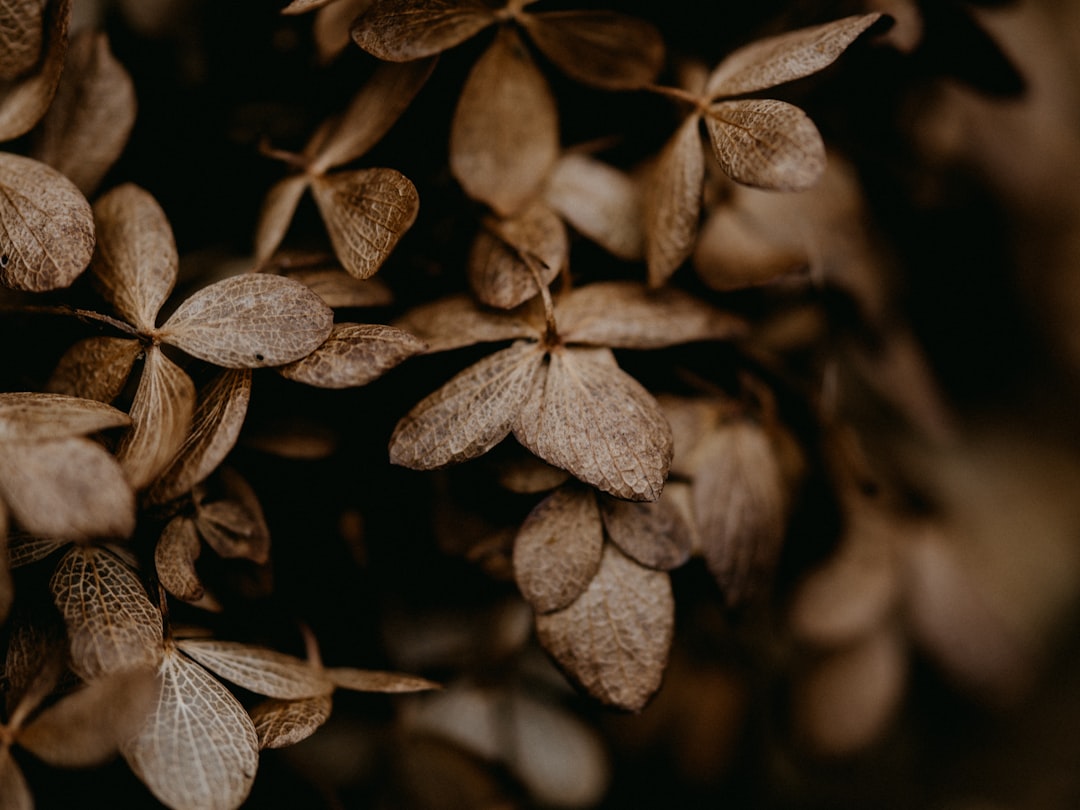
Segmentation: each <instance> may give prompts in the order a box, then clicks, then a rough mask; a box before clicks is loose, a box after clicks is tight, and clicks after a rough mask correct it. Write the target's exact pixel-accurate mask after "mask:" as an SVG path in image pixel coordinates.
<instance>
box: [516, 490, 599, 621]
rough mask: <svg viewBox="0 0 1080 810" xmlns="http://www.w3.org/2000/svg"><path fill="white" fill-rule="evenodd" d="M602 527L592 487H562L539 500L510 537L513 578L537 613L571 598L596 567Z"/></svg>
mask: <svg viewBox="0 0 1080 810" xmlns="http://www.w3.org/2000/svg"><path fill="white" fill-rule="evenodd" d="M603 548H604V527H603V524H602V523H601V522H600V510H599V509H598V508H597V506H596V496H595V495H594V494H593V492H592V490H590V489H587V488H585V487H581V486H573V485H568V486H563V487H560V488H559V489H557V490H555V491H554V492H553V493H551V495H549V496H548V497H546V498H545V499H544V500H542V501H540V503H538V504H537V505H536V506H535V507H534V508H533V510H532V511H531V512H529V515H528V517H526V518H525V522H524V523H522V524H521V528H520V529H519V530H518V533H517V537H516V538H515V539H514V580H515V581H516V582H517V586H518V588H519V589H520V590H521V595H522V596H524V597H525V601H526V602H528V603H529V604H530V605H532V607H533V609H534V610H536V611H537V612H539V613H549V612H551V611H553V610H561V609H562V608H564V607H566V606H567V605H569V604H570V603H571V602H573V601H574V600H575V599H577V598H578V597H579V596H580V595H581V593H582V591H584V590H585V588H586V587H587V586H588V584H589V583H590V582H591V581H592V578H593V577H594V576H595V575H596V571H597V569H599V567H600V555H601V553H602V552H603Z"/></svg>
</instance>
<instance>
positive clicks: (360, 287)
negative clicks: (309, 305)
mask: <svg viewBox="0 0 1080 810" xmlns="http://www.w3.org/2000/svg"><path fill="white" fill-rule="evenodd" d="M285 275H287V276H288V277H289V278H294V279H296V280H297V281H299V282H300V283H301V284H305V285H307V287H308V288H309V289H310V290H311V291H312V292H313V293H315V294H316V295H317V296H319V298H321V299H322V300H323V303H324V304H326V305H327V306H328V307H331V308H333V309H337V308H339V307H383V306H387V305H388V304H390V303H392V302H393V300H394V295H393V293H392V292H391V291H390V288H389V287H387V286H386V285H385V284H383V283H382V282H381V281H379V280H378V279H377V278H368V279H359V278H355V277H354V276H350V275H349V274H348V273H345V272H342V271H341V270H334V269H328V270H319V269H312V270H293V271H291V272H288V273H286V274H285Z"/></svg>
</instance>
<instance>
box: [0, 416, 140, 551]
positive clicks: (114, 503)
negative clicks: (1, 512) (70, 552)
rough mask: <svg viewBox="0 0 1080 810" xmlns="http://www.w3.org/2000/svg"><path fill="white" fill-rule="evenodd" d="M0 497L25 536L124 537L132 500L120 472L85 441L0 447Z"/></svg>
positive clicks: (128, 529)
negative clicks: (27, 534)
mask: <svg viewBox="0 0 1080 810" xmlns="http://www.w3.org/2000/svg"><path fill="white" fill-rule="evenodd" d="M0 497H3V499H4V500H5V501H6V502H7V504H8V506H9V507H10V509H11V514H12V516H13V517H14V518H15V520H16V521H17V522H18V523H19V525H20V526H21V527H22V528H23V529H25V530H26V531H28V532H30V533H31V534H40V535H45V536H50V537H58V538H65V539H68V540H82V539H86V538H90V537H120V538H124V537H130V536H131V533H132V532H133V531H134V530H135V496H134V494H133V493H132V491H131V486H130V485H129V484H128V482H127V479H126V478H125V477H124V472H123V470H121V469H120V465H119V464H117V462H116V459H114V458H113V457H112V456H111V455H109V453H108V452H106V450H105V449H104V448H103V447H102V446H101V445H100V444H97V443H96V442H93V441H91V440H90V439H83V438H78V437H74V438H70V439H54V440H51V441H42V442H34V443H29V444H24V443H21V442H19V443H16V442H12V443H5V444H3V445H0Z"/></svg>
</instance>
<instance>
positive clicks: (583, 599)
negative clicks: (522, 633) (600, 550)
mask: <svg viewBox="0 0 1080 810" xmlns="http://www.w3.org/2000/svg"><path fill="white" fill-rule="evenodd" d="M674 630H675V599H674V597H673V595H672V592H671V580H670V579H669V578H668V575H667V574H666V573H663V572H660V571H653V570H651V569H648V568H642V567H641V566H640V565H638V564H637V563H636V562H634V561H633V560H631V559H629V558H628V557H625V556H624V555H623V554H622V552H620V551H618V550H617V549H616V548H615V547H614V546H612V545H611V544H607V545H605V546H604V555H603V559H602V560H601V562H600V570H599V571H598V572H597V573H596V576H595V577H594V578H593V580H592V582H591V583H590V584H589V587H588V588H586V589H585V592H584V593H583V594H582V595H581V596H580V597H579V598H578V599H577V601H576V602H574V603H573V604H572V605H570V606H569V607H567V608H565V609H563V610H560V611H556V612H555V613H544V614H541V615H539V616H537V617H536V632H537V635H538V636H539V639H540V643H541V644H542V645H543V646H544V648H545V649H546V650H547V651H548V652H549V653H551V655H552V656H553V657H554V658H555V660H556V661H557V662H558V663H559V665H560V666H561V667H562V668H563V669H564V670H565V671H566V672H567V673H568V674H569V675H570V676H571V677H572V678H573V679H574V680H575V681H577V682H578V683H580V684H581V685H582V686H583V687H584V688H585V689H586V690H587V691H588V692H589V694H590V695H592V696H593V697H594V698H596V699H597V700H599V701H601V702H602V703H606V704H609V705H612V706H617V707H619V708H622V709H629V710H630V711H640V710H641V709H642V708H644V706H645V704H646V703H647V702H648V701H649V698H651V697H652V696H653V694H654V693H655V692H656V690H657V689H659V688H660V681H661V678H662V677H663V674H664V669H665V667H666V666H667V658H668V651H669V649H670V647H671V641H672V638H673V636H674Z"/></svg>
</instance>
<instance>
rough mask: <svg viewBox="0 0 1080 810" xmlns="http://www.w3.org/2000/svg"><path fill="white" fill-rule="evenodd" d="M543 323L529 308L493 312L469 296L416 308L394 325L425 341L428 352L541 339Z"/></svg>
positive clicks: (540, 315)
mask: <svg viewBox="0 0 1080 810" xmlns="http://www.w3.org/2000/svg"><path fill="white" fill-rule="evenodd" d="M543 324H544V321H543V315H542V314H540V313H538V312H537V311H536V309H535V308H533V307H531V306H529V305H526V306H523V307H521V308H519V309H517V310H514V311H513V312H492V311H491V310H487V309H484V308H482V307H480V306H479V305H477V303H476V301H475V300H474V299H473V298H472V297H471V296H468V295H451V296H447V297H446V298H442V299H440V300H438V301H434V302H432V303H430V304H423V305H421V306H418V307H415V308H413V309H411V310H409V311H408V312H407V313H405V315H404V316H403V317H402V318H400V319H399V320H398V321H396V322H395V323H394V325H395V326H397V327H399V328H401V329H404V330H405V331H406V332H409V333H410V334H413V335H416V337H418V338H419V339H420V340H422V341H424V342H425V343H426V344H427V346H428V349H427V350H428V352H429V353H431V352H445V351H449V350H450V349H460V348H463V347H465V346H472V345H473V344H474V343H489V342H494V341H499V340H514V339H517V338H529V337H531V338H533V339H539V338H540V337H541V336H542V335H543V333H544V326H543Z"/></svg>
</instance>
